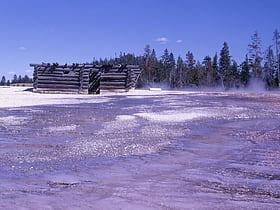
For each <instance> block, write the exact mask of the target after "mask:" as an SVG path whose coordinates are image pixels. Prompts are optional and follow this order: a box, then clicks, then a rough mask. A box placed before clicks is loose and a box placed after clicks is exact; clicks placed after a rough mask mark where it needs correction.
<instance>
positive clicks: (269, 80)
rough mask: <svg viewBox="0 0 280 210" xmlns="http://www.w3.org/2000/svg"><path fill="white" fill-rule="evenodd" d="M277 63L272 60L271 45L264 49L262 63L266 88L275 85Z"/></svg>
mask: <svg viewBox="0 0 280 210" xmlns="http://www.w3.org/2000/svg"><path fill="white" fill-rule="evenodd" d="M276 75H277V65H276V61H275V60H274V55H273V50H272V46H270V47H269V48H268V49H267V51H266V56H265V64H264V80H265V83H266V88H267V89H270V88H271V87H276V86H277V78H276Z"/></svg>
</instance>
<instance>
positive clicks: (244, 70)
mask: <svg viewBox="0 0 280 210" xmlns="http://www.w3.org/2000/svg"><path fill="white" fill-rule="evenodd" d="M249 71H250V65H249V59H248V56H247V55H246V59H245V61H244V62H243V63H242V64H241V72H240V82H241V84H242V85H243V87H247V86H248V84H249V80H250V73H249Z"/></svg>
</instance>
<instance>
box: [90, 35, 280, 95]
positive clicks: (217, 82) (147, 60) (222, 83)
mask: <svg viewBox="0 0 280 210" xmlns="http://www.w3.org/2000/svg"><path fill="white" fill-rule="evenodd" d="M272 40H273V43H272V45H270V46H268V48H267V49H266V50H265V51H263V50H262V46H261V39H260V36H259V34H258V32H255V33H254V34H253V35H252V36H251V43H249V44H248V53H247V54H246V55H245V56H244V57H245V59H244V61H243V62H242V63H240V64H238V63H237V62H236V61H235V60H234V59H233V57H232V56H231V55H230V51H229V45H228V43H227V42H224V43H223V46H222V49H221V50H220V52H219V53H216V54H215V55H214V56H213V57H210V56H205V57H204V59H203V60H202V61H199V60H196V59H195V57H194V55H193V53H192V52H190V51H187V53H186V55H185V57H184V58H183V57H181V56H179V57H178V58H177V59H176V60H175V57H174V54H173V53H172V52H169V51H168V49H165V50H164V52H163V55H162V56H160V57H159V58H158V57H157V56H156V52H155V50H154V49H151V48H150V46H149V45H147V46H146V47H145V48H144V54H143V55H141V56H135V55H134V54H130V53H128V54H125V53H120V55H119V56H118V57H116V58H111V59H107V58H105V59H99V60H98V61H97V60H95V59H94V60H93V63H94V64H133V65H140V67H141V68H142V69H143V72H142V74H141V76H140V78H139V84H138V85H139V86H156V85H157V84H159V83H161V84H162V83H163V84H165V85H167V86H169V87H170V88H193V87H198V88H199V87H222V88H224V89H225V90H226V89H230V88H246V87H248V85H249V82H250V80H251V79H254V80H257V81H262V83H264V84H265V87H266V89H273V88H277V87H279V82H280V75H279V63H280V55H279V47H280V33H279V32H278V31H277V30H275V31H274V33H273V39H272Z"/></svg>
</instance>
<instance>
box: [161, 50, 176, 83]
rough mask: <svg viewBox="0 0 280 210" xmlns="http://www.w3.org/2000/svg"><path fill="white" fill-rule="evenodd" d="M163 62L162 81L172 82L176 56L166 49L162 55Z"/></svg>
mask: <svg viewBox="0 0 280 210" xmlns="http://www.w3.org/2000/svg"><path fill="white" fill-rule="evenodd" d="M161 64H162V70H161V74H160V77H161V78H160V81H161V82H166V83H169V84H170V83H171V82H170V72H171V71H174V69H175V58H174V55H173V53H170V54H169V52H168V50H167V49H165V50H164V53H163V55H162V56H161Z"/></svg>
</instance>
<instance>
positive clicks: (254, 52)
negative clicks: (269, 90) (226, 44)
mask: <svg viewBox="0 0 280 210" xmlns="http://www.w3.org/2000/svg"><path fill="white" fill-rule="evenodd" d="M248 47H249V63H250V67H251V69H252V72H253V76H254V77H255V78H258V79H261V78H262V65H261V62H262V60H263V57H262V51H261V39H260V37H259V34H258V32H257V31H256V32H255V33H254V34H253V35H252V37H251V43H250V44H249V45H248Z"/></svg>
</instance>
